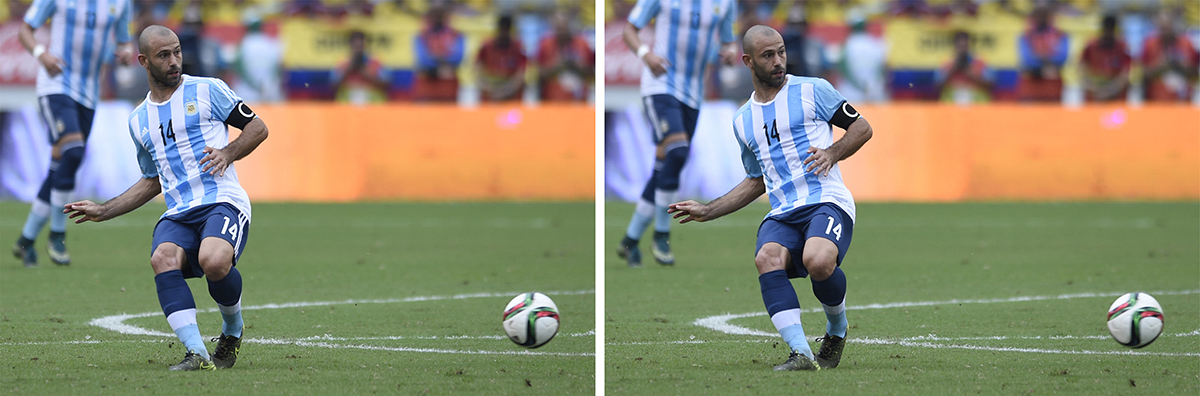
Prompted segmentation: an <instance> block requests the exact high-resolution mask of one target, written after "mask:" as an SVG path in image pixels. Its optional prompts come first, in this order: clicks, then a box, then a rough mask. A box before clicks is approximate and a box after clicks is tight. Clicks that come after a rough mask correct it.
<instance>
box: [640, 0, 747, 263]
mask: <svg viewBox="0 0 1200 396" xmlns="http://www.w3.org/2000/svg"><path fill="white" fill-rule="evenodd" d="M736 17H737V4H736V3H734V2H733V0H696V1H685V2H680V1H665V2H660V0H638V2H637V4H636V5H634V7H633V10H631V11H630V13H629V23H628V24H627V25H625V31H624V32H623V38H624V40H625V45H627V46H629V48H630V49H635V50H636V51H637V56H638V58H640V59H641V60H642V62H644V63H645V64H646V68H645V69H642V101H643V104H644V105H645V106H646V114H648V115H649V118H650V124H651V129H653V130H654V143H655V145H656V146H657V147H656V150H655V160H654V171H653V172H652V173H651V174H650V180H648V181H647V182H646V188H645V189H643V190H642V197H641V199H640V200H638V203H637V209H635V210H634V212H633V216H632V218H631V219H630V220H629V227H628V228H627V229H626V230H625V237H624V238H623V239H622V240H621V245H620V247H618V249H617V255H618V256H620V257H621V258H623V259H625V260H626V261H627V262H628V263H629V266H630V267H634V268H637V267H641V266H642V253H641V251H640V250H639V249H638V241H639V240H640V239H641V238H642V234H643V233H644V232H645V231H646V226H647V225H649V224H650V221H651V220H654V244H653V245H652V247H651V251H652V252H653V254H654V260H655V261H657V262H658V263H659V264H662V265H673V264H675V255H674V254H673V253H672V252H671V245H670V231H671V217H670V215H668V214H667V205H668V204H670V203H672V202H675V200H676V195H677V194H676V193H677V192H678V190H679V174H680V173H681V172H682V171H683V165H684V164H685V163H686V162H687V158H688V151H689V150H688V145H689V142H690V141H691V139H692V135H693V134H694V133H695V132H696V119H697V118H699V116H700V110H699V109H700V102H701V101H703V100H704V81H703V79H704V73H705V70H706V69H707V68H708V63H709V58H710V56H711V55H710V54H711V53H712V51H713V49H714V48H713V46H714V45H716V44H717V43H716V41H715V40H719V41H720V45H721V47H720V56H721V61H722V62H724V63H725V64H730V65H732V64H733V60H734V59H735V54H734V52H735V50H734V45H735V43H734V35H733V19H734V18H736ZM651 20H654V21H656V22H655V27H654V48H653V49H651V48H650V46H649V45H647V44H644V43H642V39H641V38H640V37H638V32H639V31H641V30H642V29H644V28H645V27H646V26H647V25H648V24H649V23H650V21H651Z"/></svg>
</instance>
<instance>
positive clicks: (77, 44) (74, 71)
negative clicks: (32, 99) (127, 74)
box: [25, 0, 133, 109]
mask: <svg viewBox="0 0 1200 396" xmlns="http://www.w3.org/2000/svg"><path fill="white" fill-rule="evenodd" d="M131 13H133V9H132V7H131V6H130V4H129V0H33V4H30V5H29V11H26V12H25V23H28V24H29V26H31V27H33V28H34V29H37V28H39V27H41V26H42V24H44V23H46V20H48V19H50V18H51V17H53V20H52V21H51V26H50V45H48V46H46V52H48V53H50V54H52V55H54V56H57V57H58V58H59V59H62V61H63V66H62V73H60V74H59V75H57V76H54V77H50V74H49V73H46V68H44V67H41V65H40V64H39V65H38V76H37V94H38V96H46V95H53V94H63V95H67V96H70V97H71V99H75V101H76V102H79V104H81V105H84V106H86V107H88V108H92V109H94V108H96V99H97V97H98V96H99V95H100V65H101V64H102V63H104V61H105V60H106V59H109V58H111V57H112V54H113V51H114V50H115V47H116V45H115V44H113V40H112V39H113V37H114V36H115V38H116V41H117V43H122V44H123V43H128V42H129V41H130V40H131V37H130V36H129V17H130V14H131Z"/></svg>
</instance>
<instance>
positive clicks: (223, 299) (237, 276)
mask: <svg viewBox="0 0 1200 396" xmlns="http://www.w3.org/2000/svg"><path fill="white" fill-rule="evenodd" d="M208 295H210V296H212V298H213V301H216V302H217V309H219V310H220V311H221V319H222V321H221V323H222V324H221V334H224V335H227V336H234V337H238V338H241V337H242V274H241V273H240V272H238V270H237V267H233V268H230V269H229V274H228V275H225V277H224V278H221V280H218V281H212V280H209V281H208Z"/></svg>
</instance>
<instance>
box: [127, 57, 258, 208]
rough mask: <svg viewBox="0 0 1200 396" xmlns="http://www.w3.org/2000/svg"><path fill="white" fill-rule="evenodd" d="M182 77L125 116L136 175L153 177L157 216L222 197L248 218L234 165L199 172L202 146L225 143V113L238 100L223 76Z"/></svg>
mask: <svg viewBox="0 0 1200 396" xmlns="http://www.w3.org/2000/svg"><path fill="white" fill-rule="evenodd" d="M182 78H183V81H182V82H181V83H180V84H179V87H178V88H176V89H175V93H174V94H172V95H171V99H169V100H167V101H166V102H164V103H154V102H153V101H151V100H150V94H146V100H145V101H143V102H142V104H140V105H138V107H137V108H135V109H133V114H130V115H129V136H130V137H132V138H133V141H134V143H136V145H137V159H138V165H140V166H141V168H142V177H146V178H151V177H155V176H158V181H159V183H160V184H162V191H163V197H165V198H166V201H167V211H166V213H163V217H166V216H170V215H173V214H176V213H181V212H183V211H186V210H188V209H191V208H194V207H197V206H200V205H205V204H211V203H217V202H227V203H230V204H232V205H233V206H234V207H236V208H238V210H240V211H241V212H242V213H243V214H245V215H246V219H247V221H249V219H250V197H249V196H247V195H246V190H244V189H242V185H241V184H239V183H238V178H237V170H236V169H234V164H229V167H228V168H227V169H225V176H223V177H218V176H214V175H211V174H209V173H207V172H201V171H200V169H201V167H200V159H201V158H204V156H205V155H206V154H205V153H204V152H203V151H202V150H204V147H205V146H208V147H212V148H217V149H219V148H224V147H225V146H226V145H228V144H229V128H228V127H227V126H226V125H225V118H226V117H227V116H229V113H230V112H231V111H233V107H234V106H235V105H237V103H238V102H240V101H242V99H241V98H240V97H238V96H237V94H235V93H233V90H231V89H229V86H228V85H225V82H224V81H221V80H218V79H215V78H208V77H192V76H189V75H186V74H184V75H182Z"/></svg>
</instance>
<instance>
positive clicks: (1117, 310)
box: [1108, 293, 1163, 348]
mask: <svg viewBox="0 0 1200 396" xmlns="http://www.w3.org/2000/svg"><path fill="white" fill-rule="evenodd" d="M1162 330H1163V311H1162V305H1158V300H1155V299H1154V297H1151V296H1150V295H1149V294H1146V293H1127V294H1125V295H1123V296H1121V297H1118V298H1117V301H1114V302H1113V303H1112V306H1111V307H1109V308H1108V332H1109V333H1112V337H1113V339H1114V340H1117V342H1118V343H1120V344H1121V345H1124V346H1127V347H1130V348H1141V347H1144V346H1146V345H1150V343H1151V342H1154V339H1155V338H1158V335H1159V334H1162Z"/></svg>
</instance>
